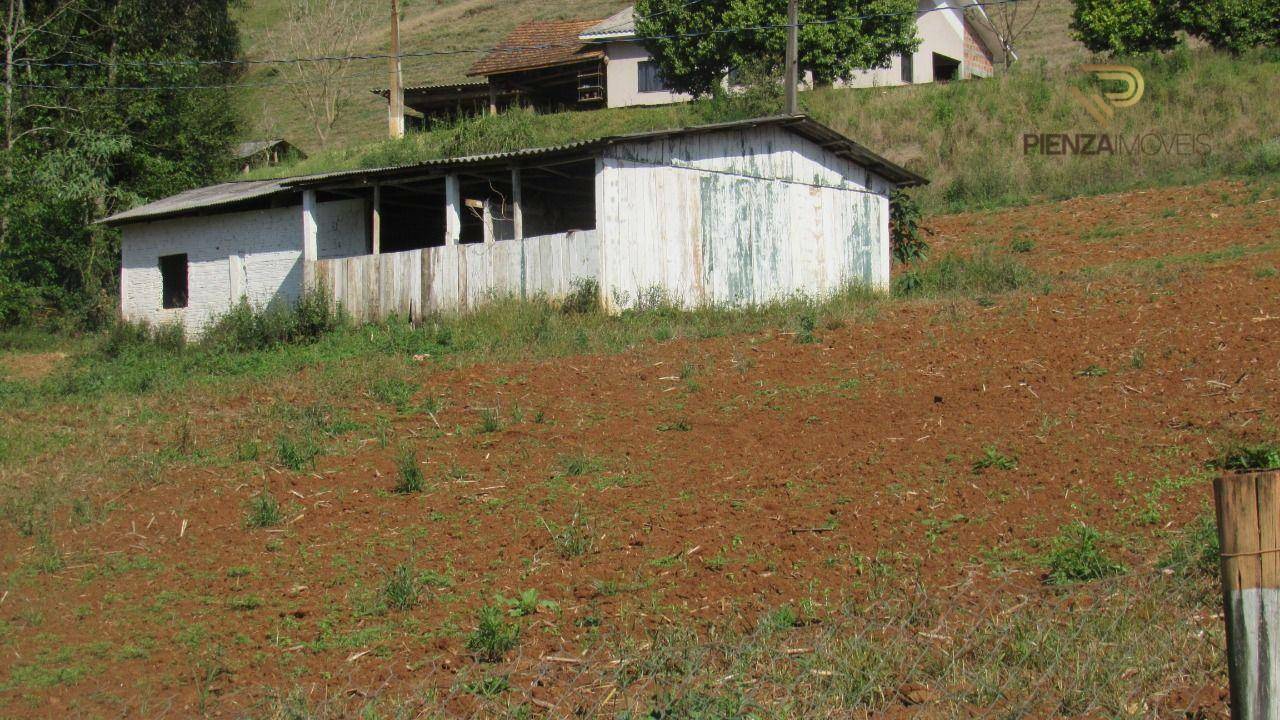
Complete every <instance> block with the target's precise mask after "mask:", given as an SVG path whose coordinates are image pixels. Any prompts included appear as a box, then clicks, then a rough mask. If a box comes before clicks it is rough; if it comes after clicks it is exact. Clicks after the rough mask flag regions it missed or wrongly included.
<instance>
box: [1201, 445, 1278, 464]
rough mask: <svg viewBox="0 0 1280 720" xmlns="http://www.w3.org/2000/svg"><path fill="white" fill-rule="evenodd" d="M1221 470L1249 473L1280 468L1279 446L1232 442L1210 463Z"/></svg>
mask: <svg viewBox="0 0 1280 720" xmlns="http://www.w3.org/2000/svg"><path fill="white" fill-rule="evenodd" d="M1211 464H1212V465H1213V466H1215V467H1217V468H1219V469H1222V470H1234V471H1249V470H1270V469H1272V468H1280V444H1277V443H1274V442H1267V441H1261V442H1249V441H1246V440H1233V441H1231V442H1229V443H1227V445H1226V446H1224V447H1223V448H1222V451H1221V452H1219V453H1218V457H1217V458H1216V459H1214V460H1213V462H1212V463H1211Z"/></svg>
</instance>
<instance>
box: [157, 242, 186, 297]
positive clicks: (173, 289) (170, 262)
mask: <svg viewBox="0 0 1280 720" xmlns="http://www.w3.org/2000/svg"><path fill="white" fill-rule="evenodd" d="M160 285H161V290H160V298H161V301H162V302H163V304H164V307H165V309H166V310H171V309H174V308H184V307H186V306H187V254H186V253H182V254H181V255H165V256H163V257H161V258H160Z"/></svg>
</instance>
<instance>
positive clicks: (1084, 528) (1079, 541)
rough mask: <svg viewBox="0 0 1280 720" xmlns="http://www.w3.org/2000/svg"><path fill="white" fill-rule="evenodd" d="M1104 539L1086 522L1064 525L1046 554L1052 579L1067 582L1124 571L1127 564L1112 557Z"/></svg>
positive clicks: (1059, 582) (1063, 583)
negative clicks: (1106, 548) (1105, 546)
mask: <svg viewBox="0 0 1280 720" xmlns="http://www.w3.org/2000/svg"><path fill="white" fill-rule="evenodd" d="M1104 541H1105V538H1104V537H1103V535H1102V533H1100V532H1098V531H1097V530H1095V529H1093V528H1091V527H1089V526H1088V525H1085V524H1084V523H1082V522H1076V523H1072V524H1070V525H1064V526H1062V528H1061V529H1060V530H1059V532H1058V535H1057V536H1055V537H1054V538H1052V539H1051V540H1050V549H1049V552H1048V554H1047V555H1046V556H1045V564H1046V565H1047V566H1048V567H1049V575H1048V581H1049V582H1050V583H1052V584H1056V585H1066V584H1069V583H1077V582H1088V581H1090V580H1098V579H1100V578H1105V577H1110V576H1112V575H1119V574H1120V573H1123V572H1124V571H1125V567H1124V565H1123V564H1121V563H1119V562H1117V561H1115V560H1113V559H1111V557H1110V556H1109V555H1108V554H1107V552H1106V550H1105V548H1103V544H1104Z"/></svg>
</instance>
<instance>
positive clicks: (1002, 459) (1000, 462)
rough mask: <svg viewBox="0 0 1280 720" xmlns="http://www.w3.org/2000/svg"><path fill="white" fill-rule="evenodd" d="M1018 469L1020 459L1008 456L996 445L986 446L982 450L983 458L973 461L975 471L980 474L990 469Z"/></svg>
mask: <svg viewBox="0 0 1280 720" xmlns="http://www.w3.org/2000/svg"><path fill="white" fill-rule="evenodd" d="M1017 467H1018V459H1017V458H1016V457H1013V456H1011V455H1006V454H1004V453H1002V452H1000V450H999V449H998V448H996V446H995V445H984V446H983V448H982V456H981V457H979V458H978V459H977V460H974V461H973V471H974V472H975V473H980V472H982V471H983V470H986V469H988V468H995V469H996V470H1015V469H1017Z"/></svg>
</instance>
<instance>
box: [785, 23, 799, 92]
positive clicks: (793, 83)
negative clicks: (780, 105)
mask: <svg viewBox="0 0 1280 720" xmlns="http://www.w3.org/2000/svg"><path fill="white" fill-rule="evenodd" d="M797 2H798V0H788V2H787V69H786V73H787V75H786V83H787V114H788V115H795V114H796V113H797V112H798V104H797V102H796V90H797V86H798V85H799V84H800V41H799V37H798V35H799V29H800V13H799V9H798V8H797V7H796V5H797Z"/></svg>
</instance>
